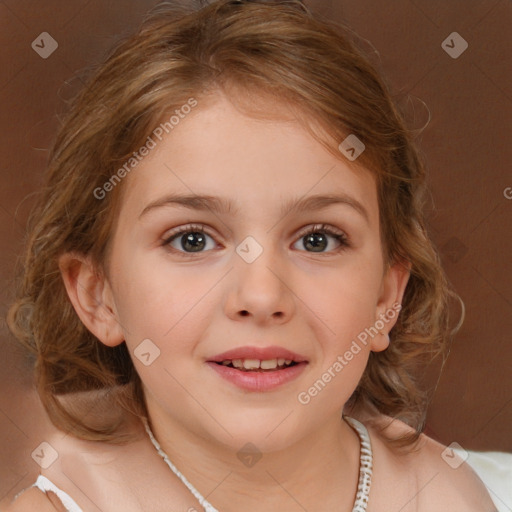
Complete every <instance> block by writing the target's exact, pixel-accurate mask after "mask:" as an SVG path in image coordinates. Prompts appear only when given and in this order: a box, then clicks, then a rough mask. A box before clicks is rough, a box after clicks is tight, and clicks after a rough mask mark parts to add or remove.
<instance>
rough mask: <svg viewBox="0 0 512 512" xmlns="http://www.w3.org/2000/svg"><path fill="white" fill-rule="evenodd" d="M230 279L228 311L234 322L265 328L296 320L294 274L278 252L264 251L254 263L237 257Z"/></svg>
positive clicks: (227, 313)
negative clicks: (250, 323) (246, 322)
mask: <svg viewBox="0 0 512 512" xmlns="http://www.w3.org/2000/svg"><path fill="white" fill-rule="evenodd" d="M230 276H231V283H232V285H231V288H230V291H229V295H228V297H227V300H226V306H225V307H226V315H227V316H228V317H229V318H231V319H232V320H235V321H240V320H244V321H251V320H252V321H253V322H255V323H257V324H259V325H265V324H282V323H286V322H288V321H289V320H290V318H292V317H293V314H294V312H295V308H296V302H295V296H294V293H293V283H292V282H291V271H290V270H289V269H287V266H286V264H284V263H283V262H282V261H281V260H280V259H279V257H278V255H276V253H275V251H272V250H271V249H269V248H267V249H264V250H263V252H262V253H261V255H260V256H259V257H258V258H257V259H256V260H255V261H252V262H251V263H248V262H247V261H245V260H244V259H243V258H241V257H240V256H239V255H238V254H236V253H235V254H234V269H233V271H232V272H230Z"/></svg>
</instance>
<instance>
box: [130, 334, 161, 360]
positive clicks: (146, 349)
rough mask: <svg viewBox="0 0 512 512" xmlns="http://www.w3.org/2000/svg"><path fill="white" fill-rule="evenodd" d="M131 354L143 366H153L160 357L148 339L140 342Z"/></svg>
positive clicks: (157, 350) (156, 348)
mask: <svg viewBox="0 0 512 512" xmlns="http://www.w3.org/2000/svg"><path fill="white" fill-rule="evenodd" d="M133 353H134V355H135V357H136V358H137V359H138V360H139V361H140V362H141V363H142V364H143V365H144V366H149V365H151V364H153V363H154V361H155V359H157V358H158V357H160V349H159V348H158V347H157V346H156V345H155V344H154V343H153V342H152V341H151V340H150V339H149V338H146V339H145V340H143V341H141V342H140V343H139V345H137V347H136V348H135V350H134V351H133Z"/></svg>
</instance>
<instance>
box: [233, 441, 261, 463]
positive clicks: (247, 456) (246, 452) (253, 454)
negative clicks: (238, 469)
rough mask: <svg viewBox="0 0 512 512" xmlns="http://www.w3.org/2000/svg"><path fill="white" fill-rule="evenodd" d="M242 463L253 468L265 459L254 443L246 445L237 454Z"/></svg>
mask: <svg viewBox="0 0 512 512" xmlns="http://www.w3.org/2000/svg"><path fill="white" fill-rule="evenodd" d="M236 456H237V457H238V459H239V460H240V462H241V463H242V464H243V465H244V466H247V467H248V468H252V467H253V466H254V465H255V464H256V463H257V462H258V461H259V460H260V459H261V457H263V455H262V454H261V452H260V451H259V450H258V448H257V447H256V446H255V445H254V444H252V443H246V444H245V445H244V446H243V447H242V448H241V449H240V450H239V451H238V453H237V454H236Z"/></svg>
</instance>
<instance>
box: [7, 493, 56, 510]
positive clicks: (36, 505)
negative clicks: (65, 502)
mask: <svg viewBox="0 0 512 512" xmlns="http://www.w3.org/2000/svg"><path fill="white" fill-rule="evenodd" d="M34 510H37V511H38V512H65V508H64V507H63V506H62V503H60V501H59V499H58V498H57V496H56V495H55V494H54V493H53V492H49V493H48V494H45V493H44V492H43V491H40V490H39V489H37V488H36V487H29V488H28V489H26V490H24V491H23V492H22V493H21V494H20V495H19V496H18V497H17V498H16V500H14V501H13V502H12V503H11V504H10V505H9V506H8V507H7V509H5V512H33V511H34Z"/></svg>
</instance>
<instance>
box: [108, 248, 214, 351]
mask: <svg viewBox="0 0 512 512" xmlns="http://www.w3.org/2000/svg"><path fill="white" fill-rule="evenodd" d="M118 261H119V264H118V266H117V267H116V268H117V278H116V286H115V302H116V308H117V313H118V316H119V321H120V323H121V324H122V326H123V328H124V330H125V336H126V342H127V344H128V345H133V344H137V343H139V342H140V340H141V339H145V338H150V339H152V340H154V341H155V342H156V343H157V344H158V345H159V346H161V347H162V348H163V347H164V346H165V345H166V344H168V343H166V340H168V339H171V338H176V337H179V338H180V340H183V343H181V345H184V344H186V339H187V337H191V335H192V334H193V331H194V329H199V328H200V325H201V319H202V318H204V317H205V314H204V309H205V307H208V306H209V301H208V292H209V290H210V289H211V288H212V286H214V284H215V282H216V281H218V277H217V276H214V277H215V279H214V278H213V277H209V274H205V273H203V272H198V271H197V269H195V270H194V269H192V267H190V268H188V269H184V267H178V266H173V265H171V264H166V262H165V258H162V257H161V256H160V257H158V258H154V259H152V260H150V261H148V258H147V256H146V257H144V258H143V257H142V255H139V254H137V253H133V252H132V254H130V255H129V257H127V258H120V259H119V260H118ZM201 312H203V313H201Z"/></svg>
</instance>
